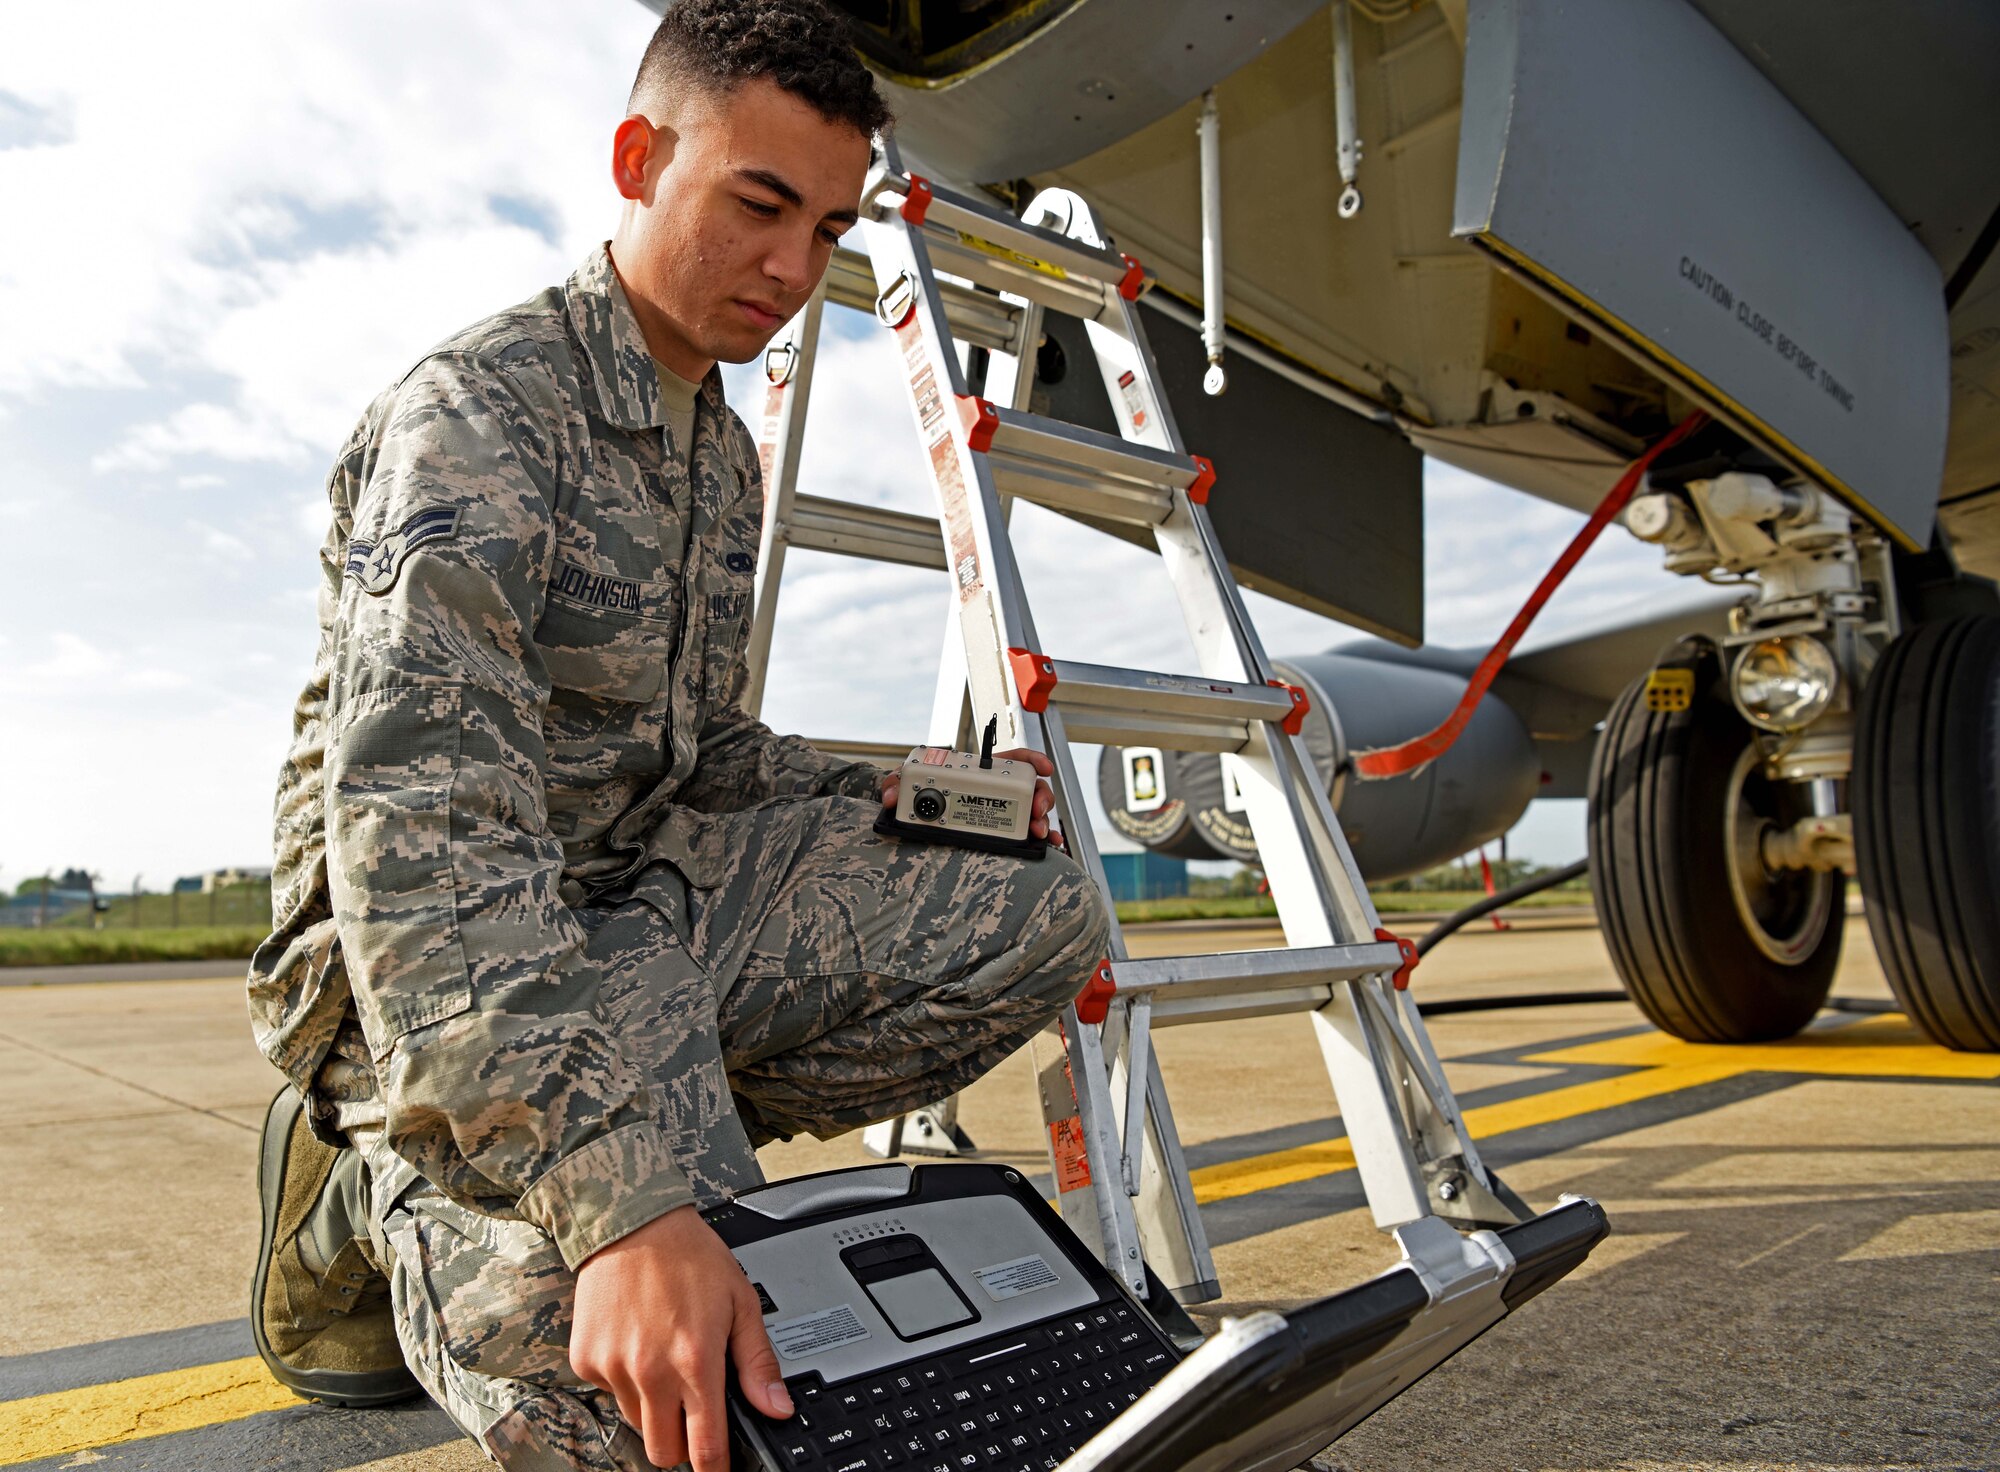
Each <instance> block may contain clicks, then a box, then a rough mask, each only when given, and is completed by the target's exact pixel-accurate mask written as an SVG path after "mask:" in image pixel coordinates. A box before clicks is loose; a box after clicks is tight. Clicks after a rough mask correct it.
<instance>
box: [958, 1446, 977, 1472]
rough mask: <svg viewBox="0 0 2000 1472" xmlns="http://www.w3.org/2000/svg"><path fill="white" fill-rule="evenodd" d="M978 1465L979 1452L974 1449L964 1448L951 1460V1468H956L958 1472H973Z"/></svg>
mask: <svg viewBox="0 0 2000 1472" xmlns="http://www.w3.org/2000/svg"><path fill="white" fill-rule="evenodd" d="M978 1465H979V1451H978V1448H976V1447H966V1448H965V1449H964V1450H963V1451H961V1452H959V1453H957V1455H955V1456H954V1457H953V1458H952V1466H954V1467H956V1468H957V1469H958V1472H973V1469H974V1468H976V1467H977V1466H978Z"/></svg>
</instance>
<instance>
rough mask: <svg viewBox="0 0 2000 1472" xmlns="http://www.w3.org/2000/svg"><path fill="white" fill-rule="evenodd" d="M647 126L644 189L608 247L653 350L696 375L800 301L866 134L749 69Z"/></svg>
mask: <svg viewBox="0 0 2000 1472" xmlns="http://www.w3.org/2000/svg"><path fill="white" fill-rule="evenodd" d="M635 126H637V125H635V124H633V123H630V122H628V123H627V124H626V125H625V126H624V127H622V128H621V129H620V131H619V135H618V137H619V149H620V154H619V158H618V159H617V160H614V168H616V167H618V166H619V164H620V163H622V162H623V160H624V158H625V152H624V150H625V149H626V148H627V139H628V137H629V136H630V134H629V133H628V130H630V129H633V128H634V127H635ZM650 131H651V136H652V152H651V156H650V158H649V160H648V163H647V167H646V170H645V173H646V184H647V187H646V188H645V189H644V191H643V192H642V193H641V194H639V195H637V196H629V195H628V197H630V198H631V203H630V204H629V205H628V207H627V212H626V218H625V221H624V223H623V225H621V227H620V229H619V232H618V237H617V239H616V240H615V241H614V242H613V245H612V254H613V259H614V260H615V262H616V264H617V267H618V274H619V277H620V279H621V280H622V281H623V282H624V284H625V288H626V291H627V294H628V295H629V296H630V297H632V298H633V307H634V310H635V311H636V312H637V313H638V315H639V317H640V321H641V325H642V326H643V327H644V328H645V330H646V337H647V341H648V343H649V344H651V345H652V347H653V350H654V352H655V354H656V355H657V356H659V357H660V358H661V359H662V361H664V362H665V363H666V364H667V366H668V367H670V368H672V369H674V371H675V372H677V373H681V374H683V375H684V376H687V377H690V378H698V377H700V376H701V374H702V373H704V372H706V371H707V368H708V365H709V364H710V363H711V362H714V361H717V360H720V361H722V362H726V363H742V362H747V361H749V360H750V359H751V358H754V357H755V356H757V354H758V353H760V352H762V351H763V349H764V347H765V345H766V344H767V343H769V342H770V340H771V338H772V336H773V335H774V334H775V333H776V332H777V330H778V328H779V327H781V326H783V325H784V323H785V322H786V321H787V320H788V319H789V318H790V317H791V316H792V315H793V313H795V312H797V311H798V309H799V308H800V307H802V306H803V305H804V304H805V300H806V298H807V297H808V296H810V295H811V294H812V290H813V288H814V286H816V285H817V284H818V282H819V278H820V276H821V274H822V273H823V272H824V271H825V270H826V266H827V261H828V260H829V259H830V258H831V256H832V254H833V247H834V243H835V242H836V241H837V240H838V239H839V238H840V236H841V235H842V234H843V233H844V232H845V231H846V230H847V229H848V228H849V227H850V226H851V225H852V224H853V223H854V220H855V214H856V211H857V209H858V208H859V206H860V201H861V186H862V184H863V182H864V180H865V179H866V177H867V173H868V161H869V140H868V139H867V138H866V137H864V136H863V135H862V134H861V133H860V132H859V131H858V130H856V129H855V128H853V127H851V126H849V125H848V124H846V123H831V122H828V121H827V120H826V119H825V118H823V117H821V116H820V115H819V114H818V113H817V112H815V111H814V110H813V108H812V107H811V105H810V104H808V103H806V102H803V101H801V100H800V99H798V98H796V97H794V96H792V95H791V94H790V93H788V92H785V91H784V90H782V89H781V88H779V87H778V86H777V85H776V84H775V83H772V82H767V81H763V80H756V81H751V82H745V83H743V84H741V85H740V86H738V87H736V88H735V89H734V90H733V91H731V92H729V93H727V94H726V95H723V96H720V97H714V98H701V99H693V98H691V99H689V100H688V102H687V103H686V104H685V105H684V106H683V107H681V108H680V109H679V115H678V116H677V117H675V118H674V119H672V120H671V122H669V123H667V124H666V125H665V126H662V127H659V128H657V129H652V130H650ZM620 187H621V189H623V188H625V182H624V181H623V180H622V179H621V182H620ZM656 339H657V340H656ZM677 360H678V361H677Z"/></svg>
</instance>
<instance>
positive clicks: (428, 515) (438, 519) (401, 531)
mask: <svg viewBox="0 0 2000 1472" xmlns="http://www.w3.org/2000/svg"><path fill="white" fill-rule="evenodd" d="M457 533H458V509H457V508H456V507H452V506H433V507H431V508H430V509H429V510H426V511H418V512H415V513H413V514H412V515H410V516H409V517H408V518H406V519H405V520H404V522H403V524H402V525H401V526H399V527H397V528H396V529H395V530H394V531H392V532H389V533H387V534H386V535H385V536H383V537H382V538H381V540H379V541H375V542H349V543H348V544H347V576H349V577H351V578H353V579H354V581H355V582H357V583H359V584H360V585H361V591H362V592H364V593H372V594H374V595H376V596H377V597H380V596H381V595H382V594H384V593H386V592H388V591H389V590H390V589H391V588H393V587H395V586H396V579H397V578H398V577H399V576H401V575H402V571H403V564H404V563H405V562H406V561H408V560H409V556H410V554H411V553H412V552H414V551H416V550H417V548H419V547H421V546H423V545H424V543H426V542H437V541H442V540H443V539H444V538H446V537H450V536H455V535H457Z"/></svg>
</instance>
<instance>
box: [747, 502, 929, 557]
mask: <svg viewBox="0 0 2000 1472" xmlns="http://www.w3.org/2000/svg"><path fill="white" fill-rule="evenodd" d="M786 540H787V541H788V542H789V543H790V544H791V545H792V546H794V547H808V548H811V549H812V550H813V551H815V552H838V553H841V554H842V555H843V556H847V557H871V558H874V559H875V560H876V561H878V562H896V563H901V564H902V565H903V566H905V567H934V568H937V569H938V570H939V571H940V572H942V571H943V570H944V534H943V533H942V532H941V531H939V530H938V523H937V518H936V517H934V516H913V515H911V514H910V513H909V512H907V511H890V510H888V509H887V508H886V507H881V506H862V505H858V504H857V503H855V502H853V501H834V500H829V499H828V498H827V497H825V496H806V495H799V496H795V497H793V499H792V518H791V526H790V528H789V532H788V534H787V537H786Z"/></svg>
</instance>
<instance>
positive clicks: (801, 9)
mask: <svg viewBox="0 0 2000 1472" xmlns="http://www.w3.org/2000/svg"><path fill="white" fill-rule="evenodd" d="M753 77H767V78H769V79H770V80H771V81H773V82H776V83H777V84H778V85H779V86H780V87H782V88H784V90H785V91H787V92H789V93H791V94H792V95H793V96H794V97H797V98H799V99H801V100H802V101H805V102H807V103H810V104H811V105H812V107H813V109H814V110H815V111H816V112H818V113H819V115H820V116H821V117H823V118H825V119H826V120H827V121H828V122H831V123H846V124H848V125H849V126H851V127H853V128H855V129H857V130H858V131H860V132H862V133H866V134H873V133H878V132H881V131H882V130H883V129H885V128H887V127H888V126H889V125H890V123H891V122H893V121H894V119H893V117H892V115H891V114H890V112H889V107H888V104H887V103H885V102H884V101H883V100H882V95H881V94H880V93H879V92H877V91H876V90H875V78H874V77H873V76H871V75H869V72H868V68H867V67H865V66H863V65H862V64H861V58H860V56H859V55H858V54H857V53H856V52H855V49H854V42H853V37H852V33H851V32H850V30H849V28H848V23H847V20H846V19H845V18H844V17H843V16H842V15H841V14H840V13H839V12H838V11H836V10H835V9H834V8H833V7H832V6H830V5H828V4H826V3H825V0H674V3H673V4H670V5H669V6H667V8H666V10H665V12H664V13H663V14H662V15H661V17H660V24H659V27H658V28H657V29H656V30H655V31H654V32H653V39H652V40H651V41H650V42H649V43H648V44H647V46H646V55H645V57H644V58H643V59H642V60H641V61H640V63H639V75H638V78H637V79H636V80H635V81H634V82H633V83H632V98H631V101H630V103H629V104H628V106H629V107H630V109H631V110H632V111H634V112H643V111H644V110H645V109H646V106H647V104H649V103H654V102H660V101H664V100H665V99H667V98H669V97H671V96H673V95H674V94H675V93H676V92H679V91H683V90H686V89H690V88H698V89H703V90H708V91H714V92H728V91H730V90H732V89H733V88H735V87H736V86H738V85H739V84H741V83H743V82H747V81H749V80H751V79H752V78H753Z"/></svg>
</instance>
